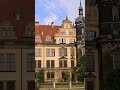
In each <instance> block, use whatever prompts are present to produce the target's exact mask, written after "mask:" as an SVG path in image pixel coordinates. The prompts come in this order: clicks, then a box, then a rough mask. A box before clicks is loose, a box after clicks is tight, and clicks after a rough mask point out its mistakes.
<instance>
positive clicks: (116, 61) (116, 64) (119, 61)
mask: <svg viewBox="0 0 120 90" xmlns="http://www.w3.org/2000/svg"><path fill="white" fill-rule="evenodd" d="M116 68H120V54H119V53H114V55H113V69H116Z"/></svg>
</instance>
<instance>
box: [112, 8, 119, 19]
mask: <svg viewBox="0 0 120 90" xmlns="http://www.w3.org/2000/svg"><path fill="white" fill-rule="evenodd" d="M112 17H113V21H118V20H119V10H118V7H117V6H112Z"/></svg>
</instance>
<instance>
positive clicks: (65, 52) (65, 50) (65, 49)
mask: <svg viewBox="0 0 120 90" xmlns="http://www.w3.org/2000/svg"><path fill="white" fill-rule="evenodd" d="M64 56H67V48H64Z"/></svg>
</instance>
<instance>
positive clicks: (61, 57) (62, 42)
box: [35, 17, 76, 82]
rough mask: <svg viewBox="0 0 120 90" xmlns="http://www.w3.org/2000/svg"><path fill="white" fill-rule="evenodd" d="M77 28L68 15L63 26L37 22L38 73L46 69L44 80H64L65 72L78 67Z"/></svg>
mask: <svg viewBox="0 0 120 90" xmlns="http://www.w3.org/2000/svg"><path fill="white" fill-rule="evenodd" d="M75 42H76V29H75V27H74V26H73V25H72V22H71V21H70V20H69V19H68V18H67V17H66V19H65V20H63V22H62V25H61V26H56V25H54V23H53V22H52V23H51V25H40V24H39V22H36V23H35V43H36V45H35V60H36V74H37V73H38V71H39V70H40V69H41V68H42V69H44V80H45V82H48V81H55V82H57V81H63V75H64V73H65V72H69V73H70V79H71V78H72V67H76V46H75Z"/></svg>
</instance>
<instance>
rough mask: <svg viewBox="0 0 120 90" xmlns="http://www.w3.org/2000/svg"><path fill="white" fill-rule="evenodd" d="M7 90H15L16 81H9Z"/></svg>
mask: <svg viewBox="0 0 120 90" xmlns="http://www.w3.org/2000/svg"><path fill="white" fill-rule="evenodd" d="M7 90H15V81H7Z"/></svg>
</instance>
